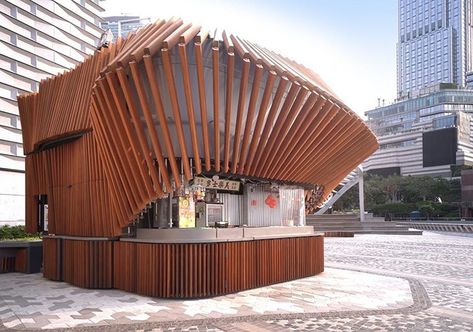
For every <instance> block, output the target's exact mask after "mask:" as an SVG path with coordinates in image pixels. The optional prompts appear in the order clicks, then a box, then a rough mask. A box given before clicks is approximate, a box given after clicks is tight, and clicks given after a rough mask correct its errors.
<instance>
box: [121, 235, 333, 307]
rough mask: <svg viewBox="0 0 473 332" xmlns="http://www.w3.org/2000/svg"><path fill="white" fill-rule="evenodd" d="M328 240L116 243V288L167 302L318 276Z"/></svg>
mask: <svg viewBox="0 0 473 332" xmlns="http://www.w3.org/2000/svg"><path fill="white" fill-rule="evenodd" d="M323 240H324V238H323V236H319V235H314V236H303V237H284V238H276V239H261V240H247V241H227V242H209V243H140V242H125V241H117V242H115V243H114V264H113V265H114V273H113V274H114V286H115V288H119V289H123V290H126V291H129V292H136V293H138V294H142V295H148V296H156V297H164V298H196V297H208V296H217V295H222V294H227V293H234V292H238V291H242V290H246V289H250V288H255V287H261V286H266V285H270V284H274V283H279V282H284V281H289V280H294V279H298V278H303V277H308V276H313V275H316V274H318V273H320V272H322V271H323V270H324V254H323V252H324V247H323Z"/></svg>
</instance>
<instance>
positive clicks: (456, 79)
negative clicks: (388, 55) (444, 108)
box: [397, 0, 472, 98]
mask: <svg viewBox="0 0 473 332" xmlns="http://www.w3.org/2000/svg"><path fill="white" fill-rule="evenodd" d="M471 6H472V1H471V0H399V42H398V47H397V50H398V58H397V90H398V98H406V97H415V96H417V95H419V93H422V89H424V88H427V87H430V86H433V85H435V84H437V83H454V84H456V85H457V86H459V87H461V86H465V77H466V73H467V72H469V71H471V70H472V68H471V66H472V51H471V47H472V41H471V38H472V37H471V36H472V34H471V32H472V9H471Z"/></svg>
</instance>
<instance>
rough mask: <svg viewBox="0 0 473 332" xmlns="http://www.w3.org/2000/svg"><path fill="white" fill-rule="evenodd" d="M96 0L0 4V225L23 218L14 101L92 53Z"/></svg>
mask: <svg viewBox="0 0 473 332" xmlns="http://www.w3.org/2000/svg"><path fill="white" fill-rule="evenodd" d="M102 11H103V8H102V7H101V6H100V5H99V0H73V1H71V0H54V1H53V0H48V1H44V0H31V1H22V0H0V22H1V24H0V207H1V209H0V224H1V223H5V222H15V221H21V220H23V219H24V210H25V209H24V201H25V197H24V191H25V181H24V169H25V167H24V159H25V158H24V155H23V145H22V137H21V124H20V119H19V115H18V105H17V100H16V97H17V96H18V95H19V94H22V93H25V92H31V91H36V90H37V88H38V85H39V84H38V83H39V82H40V81H41V80H43V79H45V78H47V77H49V76H51V75H54V74H57V73H58V72H62V71H64V70H67V69H69V68H72V67H74V66H75V65H76V64H77V63H79V62H81V61H82V60H83V59H84V58H85V57H87V56H88V55H89V54H92V53H93V52H94V50H95V49H96V47H97V43H98V41H99V39H100V36H101V34H102V30H101V29H100V27H99V23H100V21H101V18H100V16H99V13H100V12H102Z"/></svg>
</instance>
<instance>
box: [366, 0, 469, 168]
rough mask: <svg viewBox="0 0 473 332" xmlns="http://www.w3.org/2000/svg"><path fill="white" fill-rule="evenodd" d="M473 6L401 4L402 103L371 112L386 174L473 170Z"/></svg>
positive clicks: (375, 164)
mask: <svg viewBox="0 0 473 332" xmlns="http://www.w3.org/2000/svg"><path fill="white" fill-rule="evenodd" d="M472 14H473V10H472V0H399V40H398V48H397V51H398V57H397V84H398V99H397V100H396V102H395V103H393V104H391V105H388V106H382V107H380V106H378V107H377V108H375V109H372V110H369V111H367V112H365V115H366V116H367V117H368V120H367V123H368V125H369V126H370V127H371V129H372V130H373V131H374V132H375V133H376V135H377V136H378V140H379V143H380V148H379V150H378V151H377V152H376V153H375V154H373V155H372V156H371V157H370V158H369V159H368V160H367V161H366V162H365V164H364V166H365V169H366V170H368V171H369V172H374V173H379V174H383V175H388V174H401V175H440V176H457V175H458V168H459V167H458V166H462V165H472V164H473V144H472V141H473V140H472V136H471V133H472V130H471V123H472V121H471V114H472V112H473V90H469V89H465V87H466V82H467V78H470V79H468V81H469V80H471V79H472V78H473V77H471V76H472V75H471V74H469V72H471V69H472V68H471V65H472V58H471V57H472V52H471V47H472V43H471V29H472V25H471V22H472Z"/></svg>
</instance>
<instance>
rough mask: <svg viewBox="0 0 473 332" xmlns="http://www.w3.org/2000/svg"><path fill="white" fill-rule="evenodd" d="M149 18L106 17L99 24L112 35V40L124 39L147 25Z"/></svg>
mask: <svg viewBox="0 0 473 332" xmlns="http://www.w3.org/2000/svg"><path fill="white" fill-rule="evenodd" d="M149 22H150V18H140V17H139V16H129V15H122V16H108V17H104V18H103V22H102V23H101V24H100V26H101V27H102V29H103V30H108V29H110V31H111V32H112V33H113V37H114V39H116V38H117V37H119V36H120V37H126V36H127V35H128V33H130V32H131V31H134V30H136V29H138V28H140V27H142V26H143V25H144V24H146V23H149Z"/></svg>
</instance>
